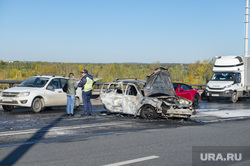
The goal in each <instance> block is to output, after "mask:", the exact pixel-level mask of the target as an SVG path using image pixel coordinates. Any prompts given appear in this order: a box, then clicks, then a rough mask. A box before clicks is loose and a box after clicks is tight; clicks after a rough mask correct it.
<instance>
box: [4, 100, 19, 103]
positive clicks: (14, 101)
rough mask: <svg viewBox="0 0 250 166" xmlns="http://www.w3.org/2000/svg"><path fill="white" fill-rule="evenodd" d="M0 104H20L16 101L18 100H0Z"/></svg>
mask: <svg viewBox="0 0 250 166" xmlns="http://www.w3.org/2000/svg"><path fill="white" fill-rule="evenodd" d="M0 103H3V104H4V103H5V104H8V103H9V104H18V102H17V101H16V100H13V101H2V100H0Z"/></svg>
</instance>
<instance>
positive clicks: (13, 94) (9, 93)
mask: <svg viewBox="0 0 250 166" xmlns="http://www.w3.org/2000/svg"><path fill="white" fill-rule="evenodd" d="M18 94H19V93H18V92H3V94H2V96H3V97H17V95H18Z"/></svg>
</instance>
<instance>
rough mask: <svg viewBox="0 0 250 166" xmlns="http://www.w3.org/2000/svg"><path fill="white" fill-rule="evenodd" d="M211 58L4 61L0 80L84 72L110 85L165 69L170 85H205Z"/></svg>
mask: <svg viewBox="0 0 250 166" xmlns="http://www.w3.org/2000/svg"><path fill="white" fill-rule="evenodd" d="M213 64H214V59H212V60H203V61H202V62H200V61H197V62H195V63H190V64H161V63H152V64H130V63H122V64H118V63H110V64H101V63H100V64H91V63H89V64H83V63H52V62H21V61H14V62H4V61H2V60H0V80H25V79H27V78H29V77H31V76H34V75H59V76H66V77H67V76H68V74H69V73H71V72H72V73H74V74H75V77H76V79H78V80H79V79H80V78H81V73H80V72H81V71H82V70H83V69H87V70H88V71H89V73H90V74H91V75H93V76H94V77H95V78H101V80H100V82H110V81H113V80H114V79H116V78H138V79H141V80H145V78H146V76H147V75H150V74H151V73H152V72H153V70H154V69H155V68H157V67H164V68H167V69H168V70H169V72H170V74H171V78H172V80H173V82H181V83H186V84H205V83H206V78H210V77H211V76H212V67H213Z"/></svg>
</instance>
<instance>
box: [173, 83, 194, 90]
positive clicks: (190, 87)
mask: <svg viewBox="0 0 250 166" xmlns="http://www.w3.org/2000/svg"><path fill="white" fill-rule="evenodd" d="M173 84H179V85H186V86H187V87H189V88H190V89H192V86H190V85H188V84H184V83H178V82H174V83H173Z"/></svg>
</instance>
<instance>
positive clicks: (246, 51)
mask: <svg viewBox="0 0 250 166" xmlns="http://www.w3.org/2000/svg"><path fill="white" fill-rule="evenodd" d="M248 9H249V0H246V7H245V10H246V12H245V53H244V56H245V57H247V56H248V23H249V22H248V15H249V13H248Z"/></svg>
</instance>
